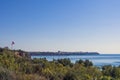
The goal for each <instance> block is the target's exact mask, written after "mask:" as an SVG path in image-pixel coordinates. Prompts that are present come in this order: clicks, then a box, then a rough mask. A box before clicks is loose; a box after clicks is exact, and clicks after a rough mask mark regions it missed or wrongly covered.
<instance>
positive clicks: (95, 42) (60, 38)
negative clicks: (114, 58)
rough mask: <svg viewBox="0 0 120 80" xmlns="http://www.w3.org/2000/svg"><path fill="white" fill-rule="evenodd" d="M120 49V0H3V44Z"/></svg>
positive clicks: (0, 20) (0, 27)
mask: <svg viewBox="0 0 120 80" xmlns="http://www.w3.org/2000/svg"><path fill="white" fill-rule="evenodd" d="M11 41H15V45H14V48H15V49H23V50H26V51H58V50H61V51H97V52H100V53H120V0H0V46H1V47H5V46H9V47H10V44H11Z"/></svg>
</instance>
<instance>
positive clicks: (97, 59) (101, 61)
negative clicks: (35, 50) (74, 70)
mask: <svg viewBox="0 0 120 80" xmlns="http://www.w3.org/2000/svg"><path fill="white" fill-rule="evenodd" d="M31 58H32V59H33V58H46V59H47V60H48V61H52V60H53V59H63V58H69V59H70V60H71V62H73V63H75V62H76V61H77V60H79V59H82V60H86V59H88V60H90V61H92V62H93V64H94V65H95V66H103V65H113V66H119V65H120V54H100V55H69V56H66V55H64V56H63V55H61V56H56V55H55V56H53V55H52V56H51V55H47V56H31Z"/></svg>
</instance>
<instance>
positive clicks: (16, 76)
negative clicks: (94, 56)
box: [0, 48, 120, 80]
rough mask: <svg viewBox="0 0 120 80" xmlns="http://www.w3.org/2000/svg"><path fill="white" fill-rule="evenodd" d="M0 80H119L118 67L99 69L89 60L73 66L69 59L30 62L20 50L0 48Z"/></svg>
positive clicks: (119, 70)
mask: <svg viewBox="0 0 120 80" xmlns="http://www.w3.org/2000/svg"><path fill="white" fill-rule="evenodd" d="M16 53H17V54H16ZM19 53H24V54H25V55H24V56H23V54H22V55H21V54H19ZM0 80H120V67H112V66H111V65H107V66H103V67H102V68H101V69H100V68H97V67H95V66H93V64H92V62H91V61H89V60H85V61H83V60H79V61H76V63H74V64H73V63H71V61H70V59H58V60H53V61H48V60H46V59H45V58H43V59H33V60H32V59H30V58H29V56H28V55H27V53H25V52H23V51H21V50H18V51H12V50H9V49H2V48H0Z"/></svg>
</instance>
